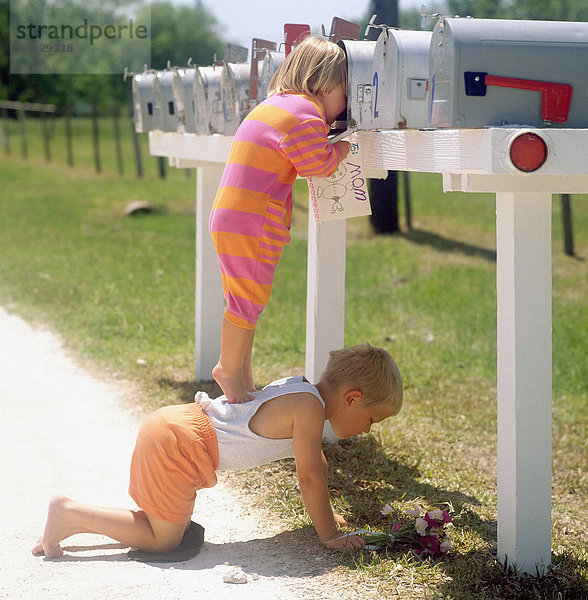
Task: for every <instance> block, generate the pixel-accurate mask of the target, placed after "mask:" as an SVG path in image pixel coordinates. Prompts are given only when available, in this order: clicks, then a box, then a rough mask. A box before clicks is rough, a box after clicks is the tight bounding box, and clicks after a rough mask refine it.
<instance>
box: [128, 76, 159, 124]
mask: <svg viewBox="0 0 588 600" xmlns="http://www.w3.org/2000/svg"><path fill="white" fill-rule="evenodd" d="M154 80H155V73H154V72H152V71H146V72H145V73H141V74H140V75H134V76H133V82H132V88H133V112H134V115H135V131H136V132H137V133H145V132H147V131H152V130H153V106H154V98H153V82H154Z"/></svg>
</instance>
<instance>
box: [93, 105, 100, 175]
mask: <svg viewBox="0 0 588 600" xmlns="http://www.w3.org/2000/svg"><path fill="white" fill-rule="evenodd" d="M92 138H93V140H94V167H95V169H96V173H100V172H101V171H102V167H101V165H100V138H99V132H98V108H97V107H96V105H95V104H94V107H93V109H92Z"/></svg>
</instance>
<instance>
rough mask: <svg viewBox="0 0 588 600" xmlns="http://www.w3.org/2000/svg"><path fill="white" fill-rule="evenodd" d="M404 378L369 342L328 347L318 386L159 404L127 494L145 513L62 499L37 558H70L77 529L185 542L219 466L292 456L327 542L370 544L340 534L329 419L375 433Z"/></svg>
mask: <svg viewBox="0 0 588 600" xmlns="http://www.w3.org/2000/svg"><path fill="white" fill-rule="evenodd" d="M401 406H402V380H401V378H400V373H399V371H398V367H397V366H396V364H395V362H394V361H393V359H392V357H391V356H390V355H389V354H388V352H387V351H386V350H383V349H381V348H375V347H372V346H370V345H369V344H361V345H358V346H353V347H350V348H345V349H342V350H335V351H332V352H331V353H330V357H329V361H328V364H327V366H326V368H325V371H324V373H323V374H322V375H321V378H320V381H319V382H318V383H317V384H316V385H312V384H311V383H309V382H308V381H307V380H306V379H305V378H304V377H302V376H298V377H288V378H285V379H280V380H278V381H275V382H273V383H271V384H270V385H268V386H266V387H265V388H264V389H263V390H261V391H260V392H257V393H256V394H255V397H254V399H253V400H252V401H250V402H247V403H244V404H230V403H228V402H227V401H226V398H225V397H224V396H220V397H219V398H216V399H214V400H212V399H210V398H209V397H208V395H207V394H205V393H203V392H198V393H197V394H196V398H195V402H194V403H192V404H180V405H173V406H167V407H163V408H160V409H158V410H156V411H155V412H154V413H152V414H151V415H149V416H148V417H147V418H146V419H145V421H144V422H143V424H142V425H141V428H140V430H139V434H138V436H137V441H136V445H135V449H134V452H133V457H132V460H131V473H130V485H129V494H130V495H131V497H132V498H133V500H134V501H135V502H136V504H137V506H139V507H140V510H132V509H121V508H105V507H99V506H94V505H90V504H83V503H81V502H77V501H75V500H72V499H70V498H67V497H65V496H55V497H53V498H52V500H51V502H50V504H49V510H48V515H47V522H46V524H45V530H44V532H43V536H42V538H40V539H39V540H38V542H37V543H36V545H35V546H34V547H33V550H32V551H33V554H36V555H41V554H45V555H46V556H47V557H49V558H54V557H58V556H61V555H62V550H61V547H60V545H59V544H60V542H61V541H62V540H64V539H65V538H67V537H69V536H71V535H74V534H76V533H96V534H101V535H106V536H108V537H110V538H112V539H114V540H116V541H118V542H121V543H123V544H125V545H127V546H131V547H134V548H138V549H141V550H145V551H147V552H159V553H161V552H170V551H172V550H174V549H175V548H177V547H178V546H179V544H180V543H181V541H182V538H183V536H184V534H185V532H186V531H187V529H188V526H189V525H190V517H191V516H192V513H193V510H194V502H195V499H196V492H197V490H199V489H202V488H207V487H212V486H214V485H215V484H216V471H217V470H219V471H223V470H229V469H243V468H250V467H255V466H259V465H262V464H266V463H268V462H271V461H274V460H278V459H281V458H288V457H294V458H295V461H296V472H297V475H298V482H299V486H300V492H301V495H302V500H303V502H304V506H305V508H306V510H307V512H308V514H309V516H310V518H311V520H312V523H313V525H314V527H315V530H316V532H317V535H318V537H319V540H320V541H321V542H322V544H324V545H325V546H326V547H327V548H333V549H343V548H345V547H348V548H352V549H358V548H362V547H363V545H364V541H363V540H362V539H361V538H360V537H358V536H354V535H349V536H341V535H340V531H339V529H338V527H337V525H338V524H340V525H344V524H345V521H344V520H343V519H342V517H339V516H337V515H334V514H333V510H332V508H331V504H330V502H329V494H328V485H327V461H326V459H325V456H324V454H323V452H322V449H321V442H322V435H323V426H324V424H325V420H328V421H329V422H330V424H331V427H332V428H333V431H334V432H335V434H336V435H337V436H338V437H339V438H348V437H353V436H356V435H358V434H361V433H368V432H369V430H370V427H371V426H372V424H374V423H379V422H380V421H383V420H384V419H386V418H388V417H391V416H394V415H396V414H398V412H399V411H400V408H401Z"/></svg>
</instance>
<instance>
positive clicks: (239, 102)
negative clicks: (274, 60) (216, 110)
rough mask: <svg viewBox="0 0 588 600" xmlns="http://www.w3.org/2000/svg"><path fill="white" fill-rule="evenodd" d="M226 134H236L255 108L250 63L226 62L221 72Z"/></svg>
mask: <svg viewBox="0 0 588 600" xmlns="http://www.w3.org/2000/svg"><path fill="white" fill-rule="evenodd" d="M220 86H221V97H222V102H223V114H224V120H225V126H224V134H225V135H234V134H235V133H236V131H237V129H238V127H239V125H240V124H241V121H242V120H243V119H244V118H245V116H246V115H247V113H249V111H250V110H251V109H252V108H253V106H252V102H251V96H250V89H249V64H248V63H225V64H224V66H223V68H222V72H221V84H220Z"/></svg>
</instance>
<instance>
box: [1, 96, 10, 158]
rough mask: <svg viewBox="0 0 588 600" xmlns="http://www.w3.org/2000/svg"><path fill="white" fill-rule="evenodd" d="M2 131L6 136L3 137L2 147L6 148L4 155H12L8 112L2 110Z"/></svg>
mask: <svg viewBox="0 0 588 600" xmlns="http://www.w3.org/2000/svg"><path fill="white" fill-rule="evenodd" d="M2 129H3V131H4V135H3V136H2V145H3V146H4V154H7V155H10V154H11V150H10V131H9V130H8V111H7V110H6V109H5V108H3V109H2Z"/></svg>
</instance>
